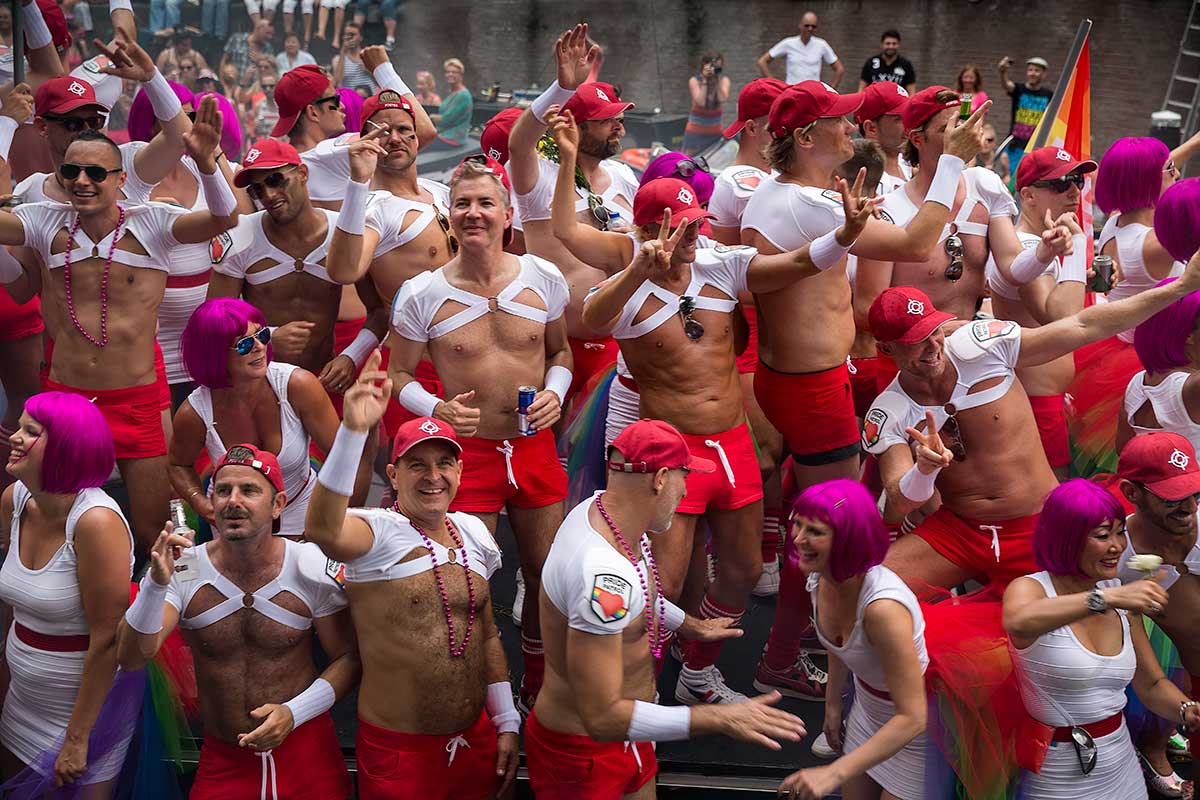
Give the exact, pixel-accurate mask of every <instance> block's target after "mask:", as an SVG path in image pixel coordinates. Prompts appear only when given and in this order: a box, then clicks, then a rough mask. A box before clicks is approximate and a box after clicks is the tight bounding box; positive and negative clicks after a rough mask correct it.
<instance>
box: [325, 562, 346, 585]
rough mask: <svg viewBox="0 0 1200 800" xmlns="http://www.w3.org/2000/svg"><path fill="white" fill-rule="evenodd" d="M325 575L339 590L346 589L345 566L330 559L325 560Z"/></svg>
mask: <svg viewBox="0 0 1200 800" xmlns="http://www.w3.org/2000/svg"><path fill="white" fill-rule="evenodd" d="M325 574H326V575H327V576H328V577H329V579H330V580H331V581H333V582H334V583H336V584H337V585H338V586H339V587H340V588H342V589H345V588H346V565H345V564H343V563H342V562H340V561H334V560H333V559H332V558H327V559H325Z"/></svg>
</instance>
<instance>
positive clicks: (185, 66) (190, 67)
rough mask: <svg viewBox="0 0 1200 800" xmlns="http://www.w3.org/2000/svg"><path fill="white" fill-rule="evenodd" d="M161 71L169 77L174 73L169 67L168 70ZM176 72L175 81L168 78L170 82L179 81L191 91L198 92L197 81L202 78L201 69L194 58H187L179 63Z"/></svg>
mask: <svg viewBox="0 0 1200 800" xmlns="http://www.w3.org/2000/svg"><path fill="white" fill-rule="evenodd" d="M197 55H198V54H197ZM161 71H162V73H163V74H164V75H167V74H169V73H170V72H172V69H171V68H170V67H168V68H167V69H166V70H161ZM174 72H175V75H176V77H175V78H174V79H171V78H168V80H176V81H179V82H180V83H182V84H183V85H184V86H186V87H187V88H188V90H189V91H192V92H195V91H196V79H197V78H198V77H200V69H199V67H197V65H196V59H195V58H194V57H192V56H188V57H187V58H184V59H182V60H181V61H180V62H179V66H178V68H177V69H175V70H174Z"/></svg>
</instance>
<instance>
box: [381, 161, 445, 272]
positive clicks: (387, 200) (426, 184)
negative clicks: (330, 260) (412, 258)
mask: <svg viewBox="0 0 1200 800" xmlns="http://www.w3.org/2000/svg"><path fill="white" fill-rule="evenodd" d="M417 184H418V185H419V186H420V187H421V188H422V189H424V190H425V191H427V192H429V193H430V194H431V195H433V202H432V203H422V202H420V201H418V200H411V199H409V198H407V197H397V196H396V195H394V194H392V193H391V192H388V191H374V192H371V194H370V195H368V199H367V222H366V224H367V226H368V227H370V228H373V229H374V230H376V231H378V232H379V243H378V244H376V245H375V256H376V257H378V256H381V255H383V254H384V253H389V252H391V251H392V250H395V249H396V248H397V247H403V246H404V245H406V244H408V243H409V242H410V241H412V240H413V239H414V238H416V237H417V236H418V235H419V234H420V233H421V232H422V231H424V230H425V229H426V228H427V227H429V225H430V224H431V223H432V222H433V221H434V220H435V219H437V212H438V211H440V212H441V213H442V215H443V216H445V215H447V214H449V213H450V212H449V210H448V209H449V207H450V189H449V187H447V186H446V185H445V184H442V183H438V182H437V181H431V180H427V179H425V178H417ZM414 211H416V212H417V217H416V219H414V220H413V221H412V222H410V223H409V224H408V225H405V224H404V220H405V219H406V218H407V217H408V215H409V214H410V213H412V212H414Z"/></svg>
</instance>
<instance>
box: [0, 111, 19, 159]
mask: <svg viewBox="0 0 1200 800" xmlns="http://www.w3.org/2000/svg"><path fill="white" fill-rule="evenodd" d="M16 132H17V121H16V120H15V119H13V118H12V117H0V158H3V159H4V160H5V161H8V153H9V151H10V150H12V140H13V136H14V135H15V134H16Z"/></svg>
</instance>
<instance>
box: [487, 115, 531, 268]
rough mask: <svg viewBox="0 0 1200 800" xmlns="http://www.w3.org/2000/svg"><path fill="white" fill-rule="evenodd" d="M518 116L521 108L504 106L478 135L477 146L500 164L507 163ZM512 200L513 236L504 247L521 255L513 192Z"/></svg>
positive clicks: (522, 243)
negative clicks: (511, 137) (510, 142)
mask: <svg viewBox="0 0 1200 800" xmlns="http://www.w3.org/2000/svg"><path fill="white" fill-rule="evenodd" d="M520 116H521V109H519V108H506V109H504V110H503V111H501V112H500V113H499V114H497V115H496V116H494V117H492V118H491V119H489V120H488V121H487V122H486V123H484V126H483V133H482V134H481V135H480V137H479V146H480V147H481V148H482V149H483V152H484V153H485V154H486V155H487V157H488V158H491V159H495V160H496V161H498V162H500V164H501V165H505V164H508V137H509V135H510V134H511V133H512V129H513V125H515V124H516V122H517V119H518V118H519V117H520ZM512 200H513V224H512V229H513V238H512V241H511V242H510V243H509V244H507V245H505V248H504V249H505V250H507V251H508V252H510V253H512V254H514V255H522V254H523V253H525V229H524V223H522V222H521V209H520V207H519V206H518V205H517V196H516V195H515V194H514V195H513V198H512Z"/></svg>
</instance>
